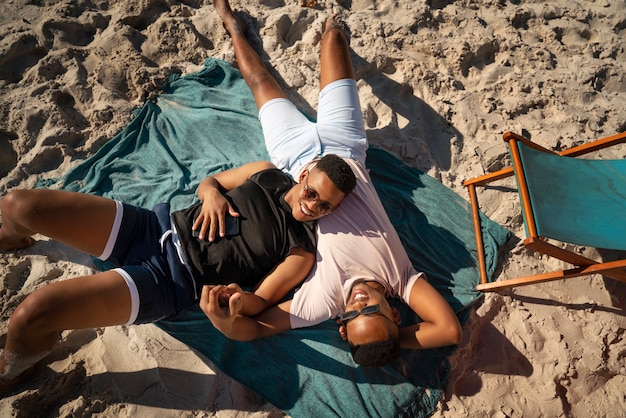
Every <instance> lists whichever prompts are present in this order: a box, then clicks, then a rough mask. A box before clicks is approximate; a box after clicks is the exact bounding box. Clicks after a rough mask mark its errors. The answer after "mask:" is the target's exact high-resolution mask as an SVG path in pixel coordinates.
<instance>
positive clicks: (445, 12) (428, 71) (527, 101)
mask: <svg viewBox="0 0 626 418" xmlns="http://www.w3.org/2000/svg"><path fill="white" fill-rule="evenodd" d="M231 4H232V7H233V9H238V10H244V11H246V12H247V13H248V14H249V16H251V17H252V18H250V19H247V18H246V21H248V22H252V23H253V24H254V25H255V28H256V29H255V30H254V31H253V33H258V34H259V35H260V38H255V42H257V43H259V42H260V41H259V39H262V47H263V50H264V51H265V54H264V58H265V59H266V60H269V62H271V64H272V65H273V67H274V69H275V71H276V73H277V74H278V75H279V76H280V82H281V84H282V85H283V86H284V87H285V88H286V89H287V91H288V94H289V95H290V97H292V98H293V99H294V101H296V103H297V104H299V105H301V106H303V108H304V110H307V109H314V108H315V107H316V104H317V94H318V90H319V88H318V86H319V83H318V74H319V60H318V53H319V41H320V36H321V26H322V22H323V21H324V20H325V18H326V16H328V15H329V14H332V13H337V14H338V15H339V16H341V17H342V18H343V20H344V21H345V23H346V24H347V26H348V28H349V35H350V36H349V37H350V45H351V48H352V49H353V52H354V58H355V69H356V74H357V79H358V86H359V90H360V94H361V106H362V108H363V111H364V115H365V121H366V127H367V129H368V136H369V141H370V143H371V144H372V145H375V146H378V147H381V148H384V149H387V150H389V151H390V152H392V153H393V154H395V155H397V156H399V157H400V158H402V159H403V160H404V161H406V162H407V163H409V164H411V165H413V166H415V167H417V168H419V169H421V170H424V171H426V172H427V173H429V174H430V175H432V176H433V177H435V178H437V179H439V180H440V181H441V182H442V183H443V184H445V185H446V186H448V187H449V188H451V189H453V190H454V191H455V192H457V193H458V194H460V195H461V196H463V197H465V198H467V192H466V190H465V189H464V187H463V185H462V183H463V181H464V180H466V179H468V178H471V177H474V176H477V175H481V174H483V173H486V172H491V171H495V170H497V169H499V168H502V167H504V166H506V165H507V164H508V163H509V160H508V154H507V148H506V146H505V144H504V143H503V142H502V140H501V137H502V134H503V133H504V132H506V131H509V130H510V131H515V132H518V133H523V134H525V135H528V136H531V137H532V139H533V140H534V141H535V142H537V143H539V144H541V145H544V146H545V147H547V148H551V149H563V148H567V147H570V146H573V145H578V144H581V143H584V142H589V141H591V140H593V139H597V138H601V137H604V136H608V135H612V134H615V133H617V132H621V131H625V130H626V72H625V71H626V70H625V69H626V51H625V47H626V44H625V43H624V38H625V37H626V4H625V3H624V2H623V1H618V0H597V1H577V2H572V1H564V0H562V1H547V2H544V1H505V0H492V1H473V0H463V1H456V2H454V1H446V0H431V1H420V0H418V1H415V0H337V1H323V0H319V1H317V2H316V4H315V5H314V6H312V7H303V6H302V5H301V4H300V1H299V0H259V1H252V2H244V1H232V3H231ZM0 39H1V40H0V109H1V112H2V113H1V116H0V197H1V196H4V195H5V194H6V192H7V191H8V190H10V189H13V188H29V187H32V186H34V185H35V183H36V182H37V181H40V180H45V179H49V178H56V177H59V176H61V175H63V174H64V173H65V172H67V171H68V170H69V169H70V168H72V167H73V166H75V165H76V164H78V163H79V162H80V161H82V160H84V159H85V158H86V157H88V156H90V155H92V154H93V153H94V152H95V151H96V150H97V149H98V148H100V147H101V146H102V145H103V144H104V143H105V142H106V141H107V139H109V138H111V137H112V136H114V135H115V134H116V133H117V132H119V131H120V130H121V129H122V128H123V127H124V126H125V125H126V124H127V123H128V122H129V121H130V120H131V117H132V111H133V109H135V108H137V107H139V106H140V105H141V104H142V103H143V102H144V101H145V100H146V99H149V98H150V97H153V96H154V95H155V94H158V92H159V90H160V88H162V86H163V85H164V83H165V82H166V80H167V78H168V76H169V75H170V74H172V73H182V74H187V73H192V72H195V71H197V70H198V69H199V68H200V66H201V64H202V62H203V60H204V59H205V58H207V57H216V58H221V59H224V60H227V61H231V62H233V60H234V55H233V51H232V47H231V45H230V42H229V39H228V37H227V35H226V32H225V30H224V28H223V26H222V24H221V21H220V20H219V18H218V16H217V14H216V13H215V10H214V9H213V6H212V4H211V2H209V1H201V0H184V1H180V2H179V1H173V0H140V1H137V2H129V1H121V0H117V1H116V0H109V1H106V0H91V1H87V0H78V1H52V0H41V1H36V2H35V1H27V0H7V1H4V2H2V4H1V5H0ZM306 103H308V104H306ZM307 106H310V107H307ZM603 155H604V156H610V157H613V158H624V157H625V155H626V151H625V150H624V149H623V148H619V149H618V150H616V151H614V152H605V153H603ZM503 185H504V186H505V187H502V188H500V189H499V190H493V189H490V190H481V191H480V192H479V200H480V201H481V204H482V206H481V207H482V209H483V211H484V212H485V213H486V214H487V215H488V216H489V217H491V218H492V219H493V220H495V221H497V222H499V223H501V224H502V225H504V226H506V227H507V228H509V229H510V230H511V231H513V232H514V233H515V234H516V236H517V237H518V238H519V239H518V240H514V241H512V242H511V243H510V245H509V246H508V248H507V253H506V254H505V255H504V256H503V257H502V258H501V259H500V268H499V270H498V272H497V275H498V276H499V277H514V276H515V275H516V274H520V273H533V272H539V271H542V270H545V269H552V268H557V267H559V266H561V263H560V262H557V261H555V260H553V259H550V258H547V257H539V256H537V255H533V254H531V253H529V252H528V251H527V250H525V249H524V248H523V247H522V245H521V239H522V238H523V236H524V230H523V226H522V224H521V217H520V214H519V205H518V199H517V195H516V194H515V193H514V191H513V190H512V187H513V186H514V181H513V183H510V182H509V183H507V182H504V183H503ZM37 238H38V239H39V241H38V242H37V243H36V244H35V245H34V246H33V247H32V248H29V249H27V250H21V251H16V252H8V253H6V252H3V253H0V274H1V276H0V277H2V281H1V288H0V289H1V290H0V298H1V300H2V313H1V318H0V323H1V325H0V334H2V335H3V334H4V333H5V332H6V327H7V321H8V319H9V317H10V315H11V313H12V312H13V310H14V309H15V307H16V306H17V305H18V304H19V302H20V301H21V300H23V299H24V297H25V295H27V294H28V293H30V292H32V291H33V290H34V289H36V288H37V287H39V286H42V285H44V284H45V283H47V282H50V281H52V280H63V279H64V278H69V277H75V276H80V275H85V274H91V273H92V272H94V266H93V263H92V261H91V259H90V258H89V257H87V256H85V255H83V254H80V253H77V252H75V251H73V250H70V249H68V248H66V247H64V246H62V245H60V244H58V243H55V242H51V241H48V240H46V239H45V238H43V237H37ZM580 252H581V253H584V254H588V255H590V256H599V257H604V258H608V257H614V256H615V254H612V253H607V252H605V251H602V252H599V251H597V250H595V249H592V248H582V249H580ZM625 303H626V286H625V285H624V284H622V283H617V282H614V281H612V280H609V279H605V278H602V277H599V276H591V277H586V278H575V279H570V280H569V281H567V282H562V281H557V282H551V283H548V284H542V285H533V286H527V287H521V288H518V289H516V290H513V291H502V292H500V293H491V294H486V295H485V298H484V299H483V300H481V301H480V302H479V303H478V304H477V305H476V308H475V310H474V312H473V313H472V317H471V319H470V320H469V322H468V323H467V325H466V326H465V329H464V331H465V337H464V340H463V342H462V343H461V344H460V345H459V347H458V349H457V350H456V352H455V354H454V355H453V356H452V358H451V362H452V371H451V374H450V381H449V385H448V387H447V392H446V395H445V396H444V398H443V399H442V400H441V402H440V404H439V407H438V410H437V412H436V413H435V415H434V416H436V417H460V416H464V417H486V416H489V417H539V416H542V417H584V418H587V417H623V416H624V413H625V411H626V395H625V392H626V391H625V389H624V388H626V355H625V353H626V338H625V337H626V336H625V335H624V328H625V326H624V325H625V321H624V306H625ZM3 340H4V338H3ZM0 342H1V343H3V341H0ZM283 415H284V414H283V413H282V412H281V411H279V410H277V409H276V408H274V407H273V406H272V405H270V404H268V403H267V402H266V401H264V400H263V399H262V398H260V397H259V396H257V395H256V394H254V393H252V392H251V391H249V390H247V389H246V388H244V387H242V386H241V385H239V384H238V383H237V382H235V381H233V380H232V379H230V378H228V377H227V376H225V375H224V374H222V373H221V372H219V371H218V370H216V369H215V368H214V367H213V366H212V364H211V363H210V361H208V360H207V359H206V358H204V357H203V356H202V355H199V354H198V353H196V352H194V351H193V350H191V349H189V348H188V347H186V346H184V345H183V344H181V343H180V342H178V341H176V340H174V339H172V338H171V337H169V336H168V335H167V334H164V333H163V332H162V331H160V330H159V329H158V328H156V327H155V326H152V325H146V326H133V327H111V328H106V329H97V330H80V331H70V332H65V333H63V335H62V338H61V342H60V344H59V345H58V346H57V347H56V349H55V350H54V351H53V352H52V353H51V354H50V355H49V356H48V357H47V358H45V359H44V360H43V361H42V362H41V364H40V365H39V367H38V373H37V374H36V375H35V376H34V377H33V379H32V381H30V382H29V383H27V384H26V385H24V387H23V388H22V389H21V391H20V392H19V393H17V394H14V395H12V396H9V397H7V398H4V399H2V400H0V416H4V417H8V416H16V417H34V416H48V417H56V416H59V417H61V416H62V417H65V416H75V417H85V416H99V417H116V418H122V417H155V416H158V417H244V416H245V417H257V416H258V417H278V416H283Z"/></svg>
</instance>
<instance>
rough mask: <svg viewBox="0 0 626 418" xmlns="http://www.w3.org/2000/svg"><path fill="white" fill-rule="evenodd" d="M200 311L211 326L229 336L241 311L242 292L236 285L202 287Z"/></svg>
mask: <svg viewBox="0 0 626 418" xmlns="http://www.w3.org/2000/svg"><path fill="white" fill-rule="evenodd" d="M200 309H202V312H204V314H205V315H206V316H207V317H208V318H209V320H210V321H211V323H212V324H213V326H214V327H215V328H216V329H218V330H219V331H220V332H222V334H224V335H226V336H229V334H230V332H231V330H232V328H233V324H234V322H235V319H236V318H237V317H238V316H239V314H240V313H241V311H242V309H243V290H241V287H239V286H238V285H237V284H234V283H232V284H229V285H228V286H224V285H216V286H209V285H205V286H203V287H202V295H201V297H200Z"/></svg>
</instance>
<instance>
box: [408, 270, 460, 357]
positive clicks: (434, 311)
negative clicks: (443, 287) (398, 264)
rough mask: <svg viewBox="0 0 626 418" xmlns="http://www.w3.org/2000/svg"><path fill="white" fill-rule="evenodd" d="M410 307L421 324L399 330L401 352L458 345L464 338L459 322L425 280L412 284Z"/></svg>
mask: <svg viewBox="0 0 626 418" xmlns="http://www.w3.org/2000/svg"><path fill="white" fill-rule="evenodd" d="M409 305H410V306H411V309H413V311H414V312H415V313H416V314H417V315H419V317H420V318H422V320H423V321H422V322H420V323H418V324H415V325H412V326H409V327H405V328H400V346H401V347H402V348H417V349H420V348H435V347H442V346H446V345H452V344H458V343H459V341H460V340H461V337H462V335H463V331H462V329H461V324H459V320H458V319H457V317H456V315H455V314H454V311H453V310H452V308H451V307H450V305H449V304H448V302H447V301H446V300H445V299H444V298H443V296H441V294H439V292H437V290H436V289H435V288H434V287H432V286H431V285H430V284H429V283H428V282H427V281H426V279H424V278H419V279H417V281H416V282H415V284H413V288H412V289H411V296H410V298H409Z"/></svg>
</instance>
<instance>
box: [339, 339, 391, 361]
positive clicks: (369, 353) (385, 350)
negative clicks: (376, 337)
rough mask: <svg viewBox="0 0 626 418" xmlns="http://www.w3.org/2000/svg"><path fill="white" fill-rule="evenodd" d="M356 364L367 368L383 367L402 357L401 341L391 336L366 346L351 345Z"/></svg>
mask: <svg viewBox="0 0 626 418" xmlns="http://www.w3.org/2000/svg"><path fill="white" fill-rule="evenodd" d="M350 351H351V352H352V358H353V359H354V361H355V362H357V363H358V364H360V365H361V366H365V367H382V366H386V365H387V364H391V362H392V361H394V360H395V359H397V358H398V357H400V339H399V338H398V337H393V336H390V337H388V338H386V339H384V340H380V341H373V342H371V343H366V344H356V345H352V344H350Z"/></svg>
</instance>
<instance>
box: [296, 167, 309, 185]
mask: <svg viewBox="0 0 626 418" xmlns="http://www.w3.org/2000/svg"><path fill="white" fill-rule="evenodd" d="M308 175H309V170H308V169H307V168H305V169H304V170H302V173H300V177H299V178H298V183H302V182H303V181H304V179H305V178H306V176H308Z"/></svg>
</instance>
